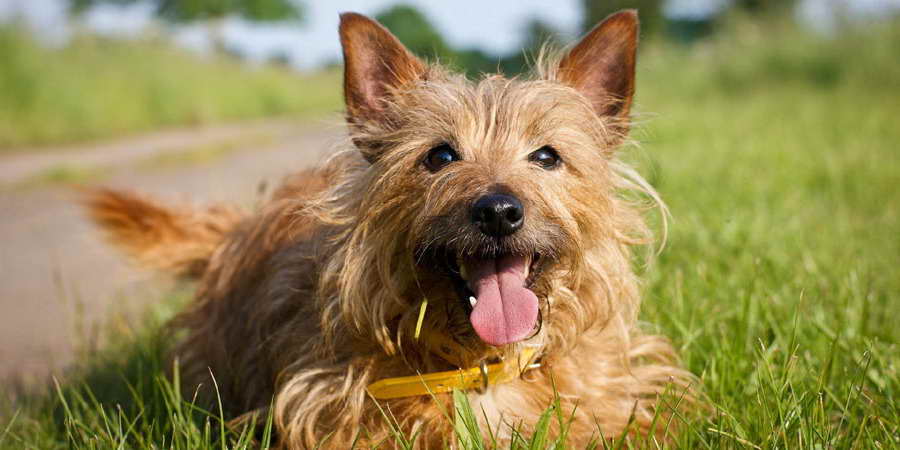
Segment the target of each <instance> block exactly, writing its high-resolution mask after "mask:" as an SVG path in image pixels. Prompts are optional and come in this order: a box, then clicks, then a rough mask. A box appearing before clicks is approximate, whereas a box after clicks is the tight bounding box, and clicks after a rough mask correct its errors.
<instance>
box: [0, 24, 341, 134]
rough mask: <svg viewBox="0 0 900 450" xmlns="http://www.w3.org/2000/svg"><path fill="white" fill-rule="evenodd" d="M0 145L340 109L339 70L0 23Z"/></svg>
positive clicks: (158, 43) (160, 43) (163, 43)
mask: <svg viewBox="0 0 900 450" xmlns="http://www.w3.org/2000/svg"><path fill="white" fill-rule="evenodd" d="M0 60H2V61H3V64H0V149H4V148H10V147H23V146H31V145H43V144H54V143H64V142H71V141H79V140H86V139H95V138H102V137H108V136H114V135H120V134H125V133H133V132H137V131H145V130H152V129H156V128H159V127H165V126H178V125H193V124H206V123H214V122H222V121H232V120H241V119H247V118H253V117H264V116H272V115H286V114H316V113H321V112H323V111H333V110H336V109H337V108H338V107H339V105H340V93H339V92H336V91H335V90H334V89H332V88H331V86H333V85H334V83H335V82H336V79H337V74H336V73H334V72H329V73H325V74H321V75H315V76H307V77H301V76H297V75H295V74H293V73H291V72H288V71H286V70H283V69H278V68H274V67H259V68H249V67H246V66H244V65H241V64H239V63H238V62H236V61H233V60H229V59H225V58H207V59H199V58H197V56H196V55H191V54H189V53H186V52H182V51H179V50H176V49H174V48H173V47H171V46H169V45H168V44H166V43H165V42H148V41H119V40H110V39H102V38H97V37H93V36H78V37H76V38H75V40H74V41H73V42H72V43H71V44H70V45H68V46H67V47H65V48H62V49H57V50H50V49H46V48H43V47H41V46H40V45H38V44H37V43H35V42H33V41H32V40H31V39H30V38H29V37H28V35H27V34H25V33H24V32H21V31H20V30H17V29H15V28H0Z"/></svg>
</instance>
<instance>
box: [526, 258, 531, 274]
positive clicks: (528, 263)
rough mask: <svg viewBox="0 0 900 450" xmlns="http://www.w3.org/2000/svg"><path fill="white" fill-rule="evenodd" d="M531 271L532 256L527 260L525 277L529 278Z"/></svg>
mask: <svg viewBox="0 0 900 450" xmlns="http://www.w3.org/2000/svg"><path fill="white" fill-rule="evenodd" d="M529 272H531V257H530V256H529V257H528V259H527V260H526V261H525V278H528V273H529Z"/></svg>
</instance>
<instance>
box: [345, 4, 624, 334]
mask: <svg viewBox="0 0 900 450" xmlns="http://www.w3.org/2000/svg"><path fill="white" fill-rule="evenodd" d="M636 39H637V21H636V16H635V15H634V13H633V12H625V13H620V14H618V15H615V16H612V17H610V18H609V19H607V20H606V21H605V22H604V23H602V24H601V25H599V26H598V27H597V28H595V29H594V30H593V31H592V32H591V33H589V34H588V35H587V36H586V37H585V38H584V39H583V40H582V41H581V42H579V43H578V44H577V45H576V46H574V47H573V48H572V49H571V50H570V51H569V52H568V53H566V55H565V56H564V57H563V58H562V59H561V60H560V61H559V62H558V63H556V64H554V65H553V66H552V67H549V68H545V69H544V73H542V74H540V75H539V76H537V77H535V78H534V79H530V80H509V79H506V78H503V77H500V76H495V77H488V78H485V79H482V80H480V81H478V82H470V81H467V80H465V79H464V78H462V77H460V76H456V75H450V74H448V73H446V72H444V71H443V70H441V69H440V68H437V67H429V66H427V65H426V64H424V63H422V62H421V61H419V60H418V59H416V58H415V57H414V56H412V55H411V54H410V53H409V52H408V51H407V50H406V49H405V48H404V47H403V46H402V45H401V44H400V43H399V42H398V41H397V40H396V39H395V38H394V37H393V36H392V35H391V34H390V33H389V32H387V30H385V29H384V28H382V27H381V26H379V25H378V24H377V23H375V22H372V21H371V20H369V19H366V18H364V17H362V16H358V15H352V14H348V15H344V16H342V23H341V40H342V44H343V46H344V57H345V62H346V66H345V97H346V101H347V110H348V121H349V123H350V126H351V134H352V136H353V138H354V142H355V143H356V145H357V146H358V147H359V149H360V150H361V151H362V153H363V155H364V156H365V158H366V159H367V160H368V161H369V163H370V164H371V167H370V168H369V169H367V170H368V177H367V180H368V184H367V192H366V193H365V195H364V198H363V200H362V203H361V205H360V210H361V220H362V221H363V222H364V223H365V226H367V227H372V228H378V229H379V230H380V231H374V230H373V232H372V233H370V236H371V237H372V239H373V240H375V241H378V242H382V243H384V242H391V245H389V246H382V247H383V248H382V252H383V257H386V258H390V259H392V262H391V263H390V264H388V265H386V267H387V269H384V270H386V271H391V272H402V273H405V274H410V275H409V276H408V277H403V278H404V279H405V280H406V282H405V284H407V286H405V287H404V288H403V289H402V291H403V296H405V297H408V298H406V299H405V301H406V303H407V305H406V307H411V306H415V304H417V303H418V301H419V300H421V297H422V296H426V297H428V298H429V301H431V302H434V303H437V304H439V305H443V307H442V308H439V309H438V310H439V311H442V312H445V313H446V314H445V317H446V321H445V324H446V325H445V326H448V327H453V328H454V329H452V330H448V332H449V333H451V334H455V335H459V334H461V333H462V334H464V333H466V332H468V333H473V332H474V334H475V335H477V336H478V337H479V338H480V339H481V340H482V341H483V342H484V343H486V344H489V345H492V346H503V345H507V344H511V343H515V342H518V341H521V340H523V339H527V338H528V337H529V336H532V335H533V334H534V333H536V332H537V330H538V328H539V327H540V326H541V323H540V322H541V320H540V316H541V311H542V310H544V309H545V307H546V306H547V302H548V299H550V298H551V297H553V295H554V293H555V292H556V291H557V290H559V289H570V290H571V289H575V285H577V283H578V277H579V274H580V273H582V270H581V269H582V268H583V266H584V265H585V258H586V255H587V254H588V253H589V252H590V251H591V250H592V249H593V248H594V247H596V246H602V245H604V242H607V241H609V240H610V238H611V237H612V236H613V235H614V234H615V233H617V232H620V231H621V230H620V229H619V227H617V224H616V223H615V217H616V214H615V211H614V209H615V207H616V205H615V202H614V201H613V197H614V195H615V192H614V191H615V183H614V181H613V180H612V176H613V175H612V172H611V168H610V164H611V154H612V150H613V148H614V147H615V146H616V145H617V144H618V143H619V142H620V141H621V139H622V137H623V136H624V134H625V133H626V132H627V127H628V110H629V107H630V104H631V98H632V94H633V89H634V60H635V54H634V53H635V47H636ZM385 230H389V231H390V233H389V234H388V233H385V232H384V231H385ZM375 235H378V236H380V237H378V238H375V237H374V236H375ZM394 278H397V277H396V276H395V277H394ZM402 309H403V306H402V305H401V307H400V310H401V311H400V313H401V314H404V312H402ZM460 318H463V320H459V319H460Z"/></svg>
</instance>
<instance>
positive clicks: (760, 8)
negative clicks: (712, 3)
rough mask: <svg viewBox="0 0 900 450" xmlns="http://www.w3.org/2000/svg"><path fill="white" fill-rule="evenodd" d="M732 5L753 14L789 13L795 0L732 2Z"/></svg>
mask: <svg viewBox="0 0 900 450" xmlns="http://www.w3.org/2000/svg"><path fill="white" fill-rule="evenodd" d="M734 5H735V6H737V7H739V8H741V9H743V10H745V11H747V12H750V13H753V14H772V13H776V14H777V13H785V12H791V11H793V10H794V8H795V7H796V6H797V0H734Z"/></svg>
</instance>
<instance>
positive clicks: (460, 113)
mask: <svg viewBox="0 0 900 450" xmlns="http://www.w3.org/2000/svg"><path fill="white" fill-rule="evenodd" d="M340 37H341V44H342V46H343V53H344V62H345V66H344V96H345V100H346V107H347V116H346V117H347V123H348V128H349V137H348V139H347V142H346V145H344V147H343V148H341V149H340V150H339V151H337V152H336V154H334V155H333V156H332V157H331V158H330V159H329V160H328V162H327V163H326V164H324V165H323V166H322V167H320V168H317V169H313V170H307V171H303V172H300V173H297V174H294V175H292V176H290V177H289V178H288V179H287V180H286V181H285V183H284V184H283V185H282V186H281V187H280V188H279V189H278V190H276V191H275V192H274V193H273V194H272V195H271V198H269V199H268V200H267V201H266V202H265V203H264V204H263V205H261V206H260V208H259V210H258V211H257V212H255V213H253V214H244V213H242V212H241V211H239V210H238V209H236V208H230V207H221V206H219V207H212V208H209V209H206V210H193V209H191V208H186V207H169V206H163V205H161V204H159V203H157V202H155V201H152V200H149V199H147V198H145V197H141V196H138V195H133V194H128V193H123V192H115V191H110V190H101V191H96V192H94V193H93V195H91V196H90V198H89V200H88V207H89V211H90V214H91V216H92V218H93V219H94V220H95V221H96V222H97V223H99V224H100V226H101V227H102V228H104V229H105V230H106V231H107V232H108V234H109V235H110V237H111V238H112V240H113V241H114V242H115V243H116V244H118V245H119V246H121V247H122V248H123V249H125V250H126V251H128V252H129V253H131V254H132V255H133V256H135V257H136V258H137V259H138V260H139V261H141V262H143V263H145V264H147V265H149V266H153V267H157V268H163V269H168V270H170V271H172V272H174V273H176V274H179V275H183V276H188V277H194V278H197V279H199V288H198V292H197V294H196V300H195V301H194V302H193V304H192V305H191V306H190V307H189V308H188V309H187V310H186V311H185V312H183V313H182V314H180V315H179V316H178V317H177V318H176V319H175V320H174V323H173V326H174V328H175V329H177V330H183V331H184V332H185V333H186V336H184V337H183V338H182V339H180V343H179V345H178V347H177V349H176V350H175V352H174V354H175V356H176V357H177V359H178V361H180V364H181V369H182V375H183V377H185V378H187V379H189V380H192V381H193V382H194V383H195V384H194V387H196V386H197V384H196V383H203V384H204V385H205V386H212V382H211V381H212V380H210V379H208V377H209V376H210V374H212V376H214V377H215V382H216V384H217V389H218V393H219V395H221V397H222V399H223V402H224V404H225V405H226V408H228V409H230V411H231V412H232V413H233V415H234V416H235V417H238V418H240V417H247V416H248V415H252V414H255V413H259V412H263V413H265V412H269V413H271V414H273V416H274V423H275V426H276V430H277V435H278V439H279V442H280V444H281V445H282V446H283V447H286V448H314V447H316V446H322V447H327V448H347V447H349V445H350V443H351V442H356V443H357V445H359V446H367V445H374V444H376V443H379V442H382V441H383V440H385V439H388V441H390V439H391V427H392V426H393V427H398V428H399V429H400V430H401V431H402V432H404V433H406V434H407V435H408V436H413V439H414V442H415V446H416V447H420V448H443V447H445V446H446V445H453V444H452V442H453V440H454V431H453V430H454V428H453V421H454V419H453V417H452V416H453V415H454V414H455V410H454V403H453V400H452V395H451V391H452V390H457V391H460V392H463V393H464V395H466V396H467V398H468V401H469V402H470V404H471V405H472V408H473V409H474V411H475V412H476V416H477V417H478V421H479V425H480V428H481V430H483V432H484V435H485V440H486V441H488V442H493V441H495V440H496V441H498V442H501V443H502V442H505V441H508V440H509V439H510V438H511V435H512V434H513V431H512V430H513V429H514V428H515V429H517V430H519V431H521V432H522V433H528V432H529V430H530V427H531V426H533V424H535V422H536V421H537V419H538V417H539V416H540V414H541V413H542V412H543V411H544V410H545V409H546V408H547V406H548V405H549V404H551V402H552V401H554V399H555V398H556V399H558V400H559V402H560V403H561V405H562V408H563V410H564V411H563V412H564V414H571V423H570V425H569V429H568V439H569V441H570V442H571V443H572V444H573V445H576V446H578V445H584V444H587V443H589V442H591V441H592V440H598V439H611V438H615V437H617V436H621V435H623V434H628V435H637V436H640V435H649V434H653V435H659V434H660V433H662V431H661V430H662V429H663V428H664V427H665V423H666V421H667V418H671V410H670V408H667V407H663V406H661V403H660V397H661V396H662V395H663V394H664V392H667V391H671V392H675V393H682V394H684V395H686V396H690V387H689V386H690V385H691V384H692V382H693V381H692V380H693V379H692V377H691V375H690V374H689V373H688V372H686V371H684V370H683V369H681V368H679V367H678V366H677V364H676V356H675V354H674V351H673V349H672V348H671V346H670V345H669V344H668V343H667V341H666V340H665V339H664V338H661V337H658V336H651V335H646V334H643V333H642V332H641V331H640V330H639V329H638V328H637V326H636V319H637V314H638V306H639V302H640V299H639V288H638V280H637V279H636V277H635V274H634V272H633V270H632V250H633V248H634V247H636V246H641V245H645V244H647V243H648V242H649V241H650V233H649V232H648V230H647V228H646V226H645V223H644V221H643V219H642V213H641V211H642V208H641V207H640V205H639V204H636V203H635V201H634V198H635V197H636V196H635V195H629V194H628V193H629V192H631V193H634V192H638V193H640V194H641V195H642V196H643V198H650V199H654V200H656V201H657V202H658V199H657V196H656V194H655V193H654V192H653V190H652V188H651V187H650V186H649V185H648V184H647V183H646V182H644V181H643V180H642V179H641V178H640V176H639V175H637V174H636V172H635V171H634V170H633V169H631V168H629V167H628V166H627V165H625V164H623V163H622V162H620V161H619V160H618V159H617V152H616V149H617V147H619V146H620V145H621V144H622V143H623V141H624V140H625V138H626V135H627V132H628V129H629V109H630V106H631V103H632V96H633V93H634V71H635V51H636V46H637V38H638V21H637V14H636V13H635V12H634V11H623V12H620V13H617V14H614V15H612V16H610V17H609V18H607V19H606V20H605V21H603V22H602V23H601V24H599V25H598V26H597V27H596V28H594V29H593V30H592V31H591V32H590V33H588V34H587V35H586V36H585V37H584V38H583V39H582V40H581V41H580V42H578V43H577V44H576V45H574V46H573V47H571V48H570V49H569V50H568V51H567V52H564V53H562V54H560V55H559V56H558V57H555V58H554V57H546V55H545V57H542V58H540V59H539V61H538V63H537V64H536V65H537V68H536V69H535V70H534V73H533V74H532V75H531V76H529V77H525V78H513V79H510V78H505V77H503V76H500V75H491V76H485V77H482V78H481V79H479V80H477V81H470V80H467V79H466V78H465V77H463V76H461V75H457V74H453V73H450V72H448V71H447V70H446V69H444V68H442V67H441V66H439V65H434V64H426V63H424V62H422V61H421V60H419V59H417V58H416V57H415V56H413V55H412V54H411V53H410V52H409V51H408V50H407V49H406V48H405V47H403V45H402V44H401V43H400V42H399V41H398V40H397V39H396V38H395V37H394V36H393V35H391V33H390V32H388V31H387V30H386V29H385V28H383V27H382V26H381V25H379V24H378V23H376V22H374V21H372V20H370V19H368V18H366V17H364V16H361V15H358V14H353V13H347V14H343V15H342V16H341V24H340ZM629 198H631V199H632V200H628V199H629ZM573 411H574V412H573ZM668 429H670V430H671V429H672V427H668ZM488 436H492V437H490V439H489V438H488Z"/></svg>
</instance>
